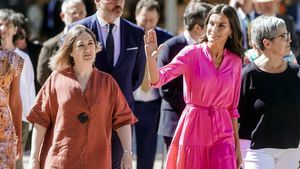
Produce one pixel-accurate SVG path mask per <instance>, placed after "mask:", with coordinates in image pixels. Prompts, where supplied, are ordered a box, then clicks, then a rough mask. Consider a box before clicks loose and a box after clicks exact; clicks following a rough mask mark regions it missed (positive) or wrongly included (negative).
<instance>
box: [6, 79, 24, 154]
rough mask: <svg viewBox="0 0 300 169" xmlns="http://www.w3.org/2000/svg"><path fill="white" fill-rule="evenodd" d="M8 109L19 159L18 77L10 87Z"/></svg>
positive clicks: (20, 147) (20, 148) (20, 138)
mask: <svg viewBox="0 0 300 169" xmlns="http://www.w3.org/2000/svg"><path fill="white" fill-rule="evenodd" d="M9 108H10V110H11V115H12V120H13V123H14V126H15V130H16V134H17V136H18V143H17V153H18V154H17V158H20V157H21V156H22V100H21V96H20V75H19V76H16V77H15V78H14V79H13V81H12V83H11V85H10V93H9Z"/></svg>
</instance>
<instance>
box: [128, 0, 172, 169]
mask: <svg viewBox="0 0 300 169" xmlns="http://www.w3.org/2000/svg"><path fill="white" fill-rule="evenodd" d="M159 16H160V6H159V3H158V2H157V1H156V0H151V1H149V0H140V1H139V2H138V3H137V5H136V9H135V18H136V23H137V25H139V26H141V27H143V28H144V30H145V32H147V31H148V30H150V29H155V31H156V34H157V38H158V44H162V43H163V42H165V41H166V40H168V39H170V38H171V37H172V35H171V34H170V33H169V32H167V31H166V30H164V29H162V28H160V27H157V23H158V21H159ZM133 95H134V100H135V102H134V103H135V104H134V114H135V116H136V117H137V118H138V119H139V121H138V122H137V123H136V124H135V127H134V129H135V136H136V147H137V169H153V165H154V160H155V154H156V145H157V125H158V119H159V112H160V105H161V98H160V95H159V92H158V89H154V88H151V87H150V84H149V82H148V72H147V71H145V76H144V79H143V83H142V85H141V86H140V87H139V88H138V89H137V90H135V91H134V93H133Z"/></svg>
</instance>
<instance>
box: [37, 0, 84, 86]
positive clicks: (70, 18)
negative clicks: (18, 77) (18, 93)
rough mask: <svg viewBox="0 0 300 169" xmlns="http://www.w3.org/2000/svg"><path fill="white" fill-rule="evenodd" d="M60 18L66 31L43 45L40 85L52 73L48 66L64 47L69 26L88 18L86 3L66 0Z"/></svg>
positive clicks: (40, 63)
mask: <svg viewBox="0 0 300 169" xmlns="http://www.w3.org/2000/svg"><path fill="white" fill-rule="evenodd" d="M60 17H61V19H62V21H63V22H64V23H65V29H64V30H63V32H61V33H59V34H58V35H56V36H55V37H53V38H51V39H49V40H48V41H46V42H45V43H44V44H43V48H42V49H41V52H40V55H39V59H38V65H37V80H38V82H39V83H40V85H43V84H44V83H45V81H46V80H47V78H48V77H49V75H50V74H51V72H52V71H51V69H50V68H49V66H48V64H49V61H50V58H51V57H52V56H54V55H55V54H56V52H57V50H58V49H59V47H60V46H61V45H62V42H63V37H64V36H65V35H66V33H67V31H68V26H69V25H70V24H72V23H73V22H75V21H78V20H80V19H83V18H85V17H86V9H85V4H84V2H83V1H82V0H65V1H64V2H63V4H62V6H61V13H60Z"/></svg>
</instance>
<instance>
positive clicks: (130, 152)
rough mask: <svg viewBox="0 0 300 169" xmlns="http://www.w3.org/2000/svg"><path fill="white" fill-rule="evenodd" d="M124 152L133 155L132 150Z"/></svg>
mask: <svg viewBox="0 0 300 169" xmlns="http://www.w3.org/2000/svg"><path fill="white" fill-rule="evenodd" d="M123 153H124V154H125V153H129V154H130V155H132V151H131V150H124V152H123Z"/></svg>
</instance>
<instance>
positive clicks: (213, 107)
mask: <svg viewBox="0 0 300 169" xmlns="http://www.w3.org/2000/svg"><path fill="white" fill-rule="evenodd" d="M186 106H187V107H195V108H200V109H209V110H228V108H226V107H219V106H203V105H197V104H186Z"/></svg>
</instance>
